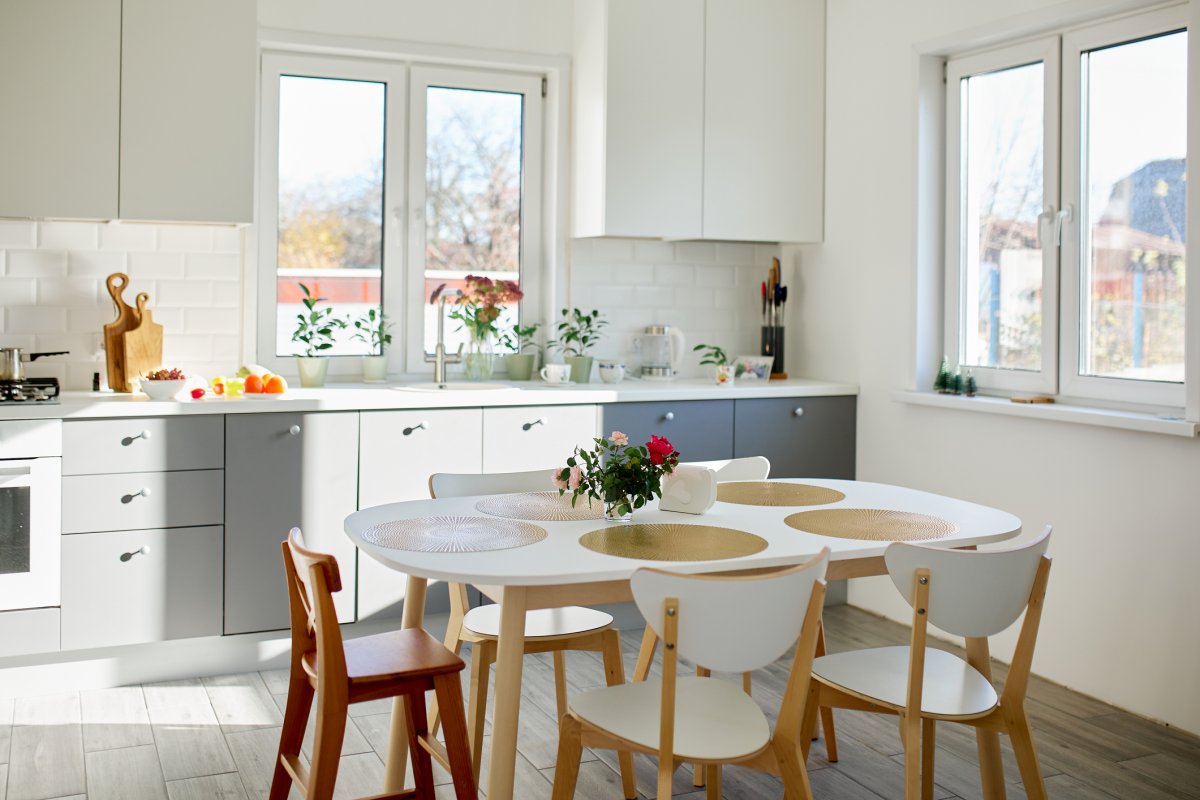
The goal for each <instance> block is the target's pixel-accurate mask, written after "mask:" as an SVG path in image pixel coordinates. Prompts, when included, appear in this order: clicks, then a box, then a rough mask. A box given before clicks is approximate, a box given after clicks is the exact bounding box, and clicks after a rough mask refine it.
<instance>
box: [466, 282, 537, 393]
mask: <svg viewBox="0 0 1200 800" xmlns="http://www.w3.org/2000/svg"><path fill="white" fill-rule="evenodd" d="M523 296H524V294H523V293H522V292H521V287H519V286H518V285H517V283H516V281H504V280H495V281H494V280H492V279H491V278H485V277H483V276H481V275H468V276H467V279H466V287H465V288H464V289H463V291H462V293H461V294H460V295H459V296H458V299H457V300H456V301H455V306H454V309H453V310H452V311H451V312H450V314H449V315H448V316H449V317H450V319H456V320H458V321H459V322H460V323H461V324H460V325H459V328H458V329H459V330H462V329H463V328H466V330H467V333H468V336H469V338H468V340H467V351H466V353H465V354H464V355H463V376H464V377H465V378H466V379H467V380H472V381H483V380H487V379H488V378H490V377H492V370H493V369H494V368H495V357H496V352H495V342H494V339H495V337H496V336H497V334H498V333H499V331H498V329H497V328H496V320H497V319H499V318H500V308H499V307H500V306H502V305H509V304H511V303H516V302H518V301H519V300H520V299H521V298H522V297H523Z"/></svg>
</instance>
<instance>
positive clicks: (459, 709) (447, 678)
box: [433, 673, 478, 800]
mask: <svg viewBox="0 0 1200 800" xmlns="http://www.w3.org/2000/svg"><path fill="white" fill-rule="evenodd" d="M433 690H434V694H435V696H436V697H437V699H438V705H439V706H440V707H441V708H442V716H443V718H444V719H445V721H446V725H445V730H444V731H443V733H444V735H445V739H446V754H447V755H448V756H449V757H450V777H451V778H452V779H453V780H454V794H455V796H456V797H458V800H476V798H477V796H478V795H477V788H476V785H475V784H476V780H475V768H474V764H473V762H472V754H471V746H470V745H469V744H468V743H467V717H466V714H465V713H464V711H463V701H462V684H461V683H459V679H458V674H457V673H455V674H452V675H440V676H438V677H436V678H434V679H433Z"/></svg>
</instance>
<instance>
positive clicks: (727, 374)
mask: <svg viewBox="0 0 1200 800" xmlns="http://www.w3.org/2000/svg"><path fill="white" fill-rule="evenodd" d="M692 352H699V353H700V365H701V366H705V365H711V366H712V368H713V377H714V378H716V381H717V385H719V386H732V385H733V364H730V363H729V356H727V355H725V351H724V350H722V349H721V348H720V347H718V346H717V345H715V344H698V345H696V346H695V347H693V348H692Z"/></svg>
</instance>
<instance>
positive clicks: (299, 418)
mask: <svg viewBox="0 0 1200 800" xmlns="http://www.w3.org/2000/svg"><path fill="white" fill-rule="evenodd" d="M358 420H359V415H358V412H333V413H331V412H325V413H310V414H276V413H268V414H230V415H228V416H227V418H226V421H225V625H224V632H225V633H227V634H232V633H251V632H254V631H272V630H282V629H284V628H286V627H287V626H288V593H287V584H286V582H285V578H284V571H283V560H282V559H283V556H282V552H281V550H280V543H281V542H283V540H284V539H286V538H287V535H288V531H289V530H291V529H292V528H293V527H299V528H300V529H301V530H302V531H303V532H304V539H305V542H306V543H307V544H308V545H309V546H310V547H311V548H312V549H314V550H319V551H321V552H325V553H331V554H333V555H334V556H335V557H336V558H337V560H338V565H339V568H340V570H341V578H342V591H341V592H338V593H337V594H335V595H334V605H335V606H336V608H337V612H338V619H339V620H340V621H342V622H353V621H354V600H355V578H356V570H355V547H354V544H353V543H352V542H351V541H350V539H349V537H347V536H346V534H345V532H344V530H343V527H342V526H343V522H344V520H345V518H346V516H347V515H348V514H350V513H351V512H353V511H354V510H355V509H356V507H357V498H358Z"/></svg>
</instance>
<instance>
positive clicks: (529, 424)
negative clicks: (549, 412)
mask: <svg viewBox="0 0 1200 800" xmlns="http://www.w3.org/2000/svg"><path fill="white" fill-rule="evenodd" d="M545 424H546V418H545V417H538V418H537V419H535V420H534V421H533V422H526V423H525V424H524V425H522V426H521V430H523V431H528V430H532V429H533V426H534V425H545Z"/></svg>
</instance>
